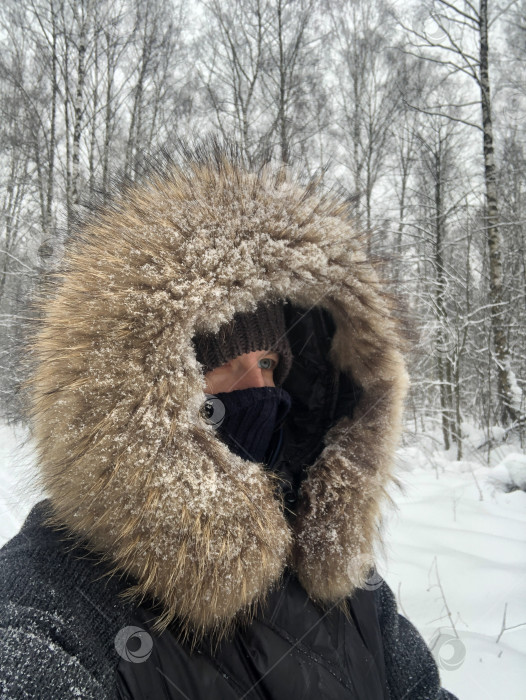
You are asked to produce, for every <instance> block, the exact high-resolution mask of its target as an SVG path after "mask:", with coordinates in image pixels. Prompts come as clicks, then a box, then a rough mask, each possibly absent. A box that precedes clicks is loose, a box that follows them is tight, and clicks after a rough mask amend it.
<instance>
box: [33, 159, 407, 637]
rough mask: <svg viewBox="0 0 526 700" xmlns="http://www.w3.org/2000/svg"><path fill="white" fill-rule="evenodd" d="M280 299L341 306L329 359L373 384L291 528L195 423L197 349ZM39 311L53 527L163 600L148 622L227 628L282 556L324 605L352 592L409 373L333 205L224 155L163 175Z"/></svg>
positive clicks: (126, 199) (39, 435) (38, 430)
mask: <svg viewBox="0 0 526 700" xmlns="http://www.w3.org/2000/svg"><path fill="white" fill-rule="evenodd" d="M285 299H288V300H290V301H291V302H292V303H293V304H297V305H299V306H303V307H305V308H310V307H312V306H316V305H321V306H323V307H324V308H325V309H327V310H328V311H329V312H330V313H331V314H332V316H333V318H334V321H335V324H336V333H335V337H334V340H333V345H332V348H331V359H332V361H333V363H334V364H335V365H336V366H337V367H338V368H339V369H341V370H342V371H345V372H347V373H349V375H352V377H353V380H354V382H355V383H359V384H360V385H361V386H362V388H363V389H364V391H363V395H362V399H361V401H360V404H359V405H358V407H357V409H356V412H355V415H354V417H353V419H352V420H351V419H349V418H342V419H341V421H340V422H339V423H338V424H337V425H336V426H334V427H333V429H332V430H331V431H330V432H329V434H328V435H327V436H326V439H325V448H324V450H323V452H322V453H321V455H320V457H319V458H318V459H317V461H316V463H315V464H314V465H311V467H310V469H309V473H308V477H307V479H306V481H305V483H304V485H303V488H302V493H301V507H300V510H299V514H298V518H297V519H296V522H295V525H294V529H293V530H292V529H291V527H290V526H289V525H288V523H287V521H286V519H285V517H284V514H283V510H282V506H281V503H280V501H279V499H278V497H277V496H276V492H275V488H274V484H273V481H272V477H271V476H270V475H269V474H268V473H266V472H265V470H264V468H263V465H261V464H253V463H251V462H247V461H245V460H243V459H242V458H241V457H238V456H236V455H234V454H232V453H231V452H230V451H229V450H228V448H227V447H226V446H225V445H224V444H223V443H222V442H221V441H220V440H219V438H218V437H217V436H216V434H215V433H214V431H213V430H212V429H211V428H210V427H209V426H207V425H206V424H204V423H203V422H202V421H201V420H200V418H199V407H200V406H201V404H202V403H203V401H204V399H205V396H204V376H203V371H202V367H201V366H200V365H199V364H198V363H197V361H196V359H195V352H194V349H193V345H192V342H191V339H192V337H193V336H194V335H195V334H196V333H203V332H207V331H208V332H216V331H217V330H218V329H219V327H220V326H221V325H222V324H223V323H225V322H228V321H229V320H231V319H232V317H233V315H234V313H235V312H236V311H250V310H253V309H255V307H256V305H257V303H258V302H260V301H278V300H285ZM40 308H41V311H42V322H41V325H40V327H39V329H38V332H37V333H36V334H35V336H34V339H33V341H32V346H31V352H32V356H33V360H34V363H35V364H34V371H33V375H32V378H31V380H30V382H29V384H28V387H29V391H30V397H31V413H32V419H33V422H34V432H35V439H36V443H37V449H38V455H39V464H40V473H41V480H42V486H43V488H44V489H45V491H46V493H47V495H48V497H49V498H50V500H51V502H52V506H53V509H54V514H55V515H54V518H53V521H52V522H53V525H54V526H56V527H60V526H64V525H65V526H66V527H67V528H68V529H69V530H70V531H72V532H73V533H75V534H76V535H78V536H80V537H82V539H83V540H84V541H85V542H87V543H88V545H89V547H90V548H91V550H92V551H93V552H96V553H98V554H99V556H100V557H101V559H104V560H107V561H110V562H111V563H112V565H113V567H114V571H115V572H120V573H122V572H124V573H125V574H127V575H128V576H130V580H131V581H133V582H134V583H133V585H131V587H130V588H129V590H128V595H129V596H130V597H134V598H136V599H137V600H142V599H144V598H145V597H151V598H153V599H154V600H156V601H157V602H158V603H160V605H161V608H162V611H163V612H162V614H161V616H160V617H159V618H158V620H157V629H159V630H162V629H164V628H166V626H167V625H168V624H169V623H170V621H171V620H173V619H174V618H175V617H177V618H178V619H179V620H181V621H182V622H183V624H185V625H186V629H187V630H193V631H198V632H199V631H201V632H203V631H216V632H217V631H218V630H221V629H224V628H225V627H226V626H227V625H228V624H229V623H231V621H232V620H233V619H234V618H235V617H236V616H237V615H239V614H243V613H246V612H247V611H249V610H251V609H253V605H254V604H256V603H257V602H258V601H261V600H263V599H264V597H265V595H266V593H267V592H268V591H269V589H270V588H271V587H272V585H274V584H275V583H276V582H277V581H278V580H279V577H280V575H281V574H282V572H283V569H284V567H285V566H286V565H288V564H289V565H292V566H293V567H294V568H295V570H296V571H297V574H298V576H299V578H300V580H301V582H302V584H303V586H304V587H305V589H306V590H307V591H308V593H309V595H311V596H312V597H313V598H314V599H316V600H319V601H323V602H329V603H330V602H333V601H336V600H338V599H339V598H341V597H342V596H346V595H350V594H351V593H352V591H353V590H354V588H355V587H357V586H360V585H361V584H363V582H364V580H365V577H366V575H367V571H368V568H369V565H370V564H371V562H372V560H373V550H374V546H375V542H376V538H377V537H378V534H377V524H378V518H379V513H380V508H381V504H382V502H383V500H384V497H385V489H386V486H387V484H388V482H389V481H390V479H391V478H392V477H391V463H392V456H393V452H394V449H395V447H396V443H397V440H398V436H399V431H400V421H401V409H402V402H403V399H404V395H405V392H406V388H407V375H406V370H405V366H404V362H403V359H402V355H401V352H400V345H401V343H400V336H399V331H398V329H397V324H396V322H395V321H394V319H393V317H392V314H391V309H390V305H389V299H388V297H387V296H386V295H385V294H384V293H383V291H382V289H381V286H380V284H379V282H378V278H377V276H376V273H375V271H374V269H373V267H372V266H371V265H370V264H369V263H368V262H367V261H366V259H365V255H364V252H363V247H362V241H361V239H360V237H359V236H358V235H357V232H356V231H354V230H353V228H352V225H351V224H350V223H349V219H348V215H347V211H346V208H345V206H344V204H343V203H342V202H340V201H338V200H337V198H333V197H326V196H322V195H321V194H319V193H317V192H316V191H315V189H314V188H313V187H311V186H309V187H304V186H302V185H300V184H298V183H297V182H295V181H294V178H293V177H292V176H291V175H290V174H287V173H284V171H283V170H280V171H279V173H277V174H276V173H273V172H272V171H271V169H266V170H263V171H261V172H260V173H258V174H254V173H251V172H249V171H247V170H246V169H245V168H244V166H243V165H241V164H239V163H237V164H236V163H234V162H230V161H229V160H228V159H227V158H226V157H225V158H224V159H222V160H221V159H214V158H212V157H210V158H209V159H207V158H206V157H205V158H203V157H201V158H196V159H194V160H192V159H188V160H187V162H185V163H184V164H182V165H178V166H177V165H175V164H170V165H167V166H166V168H165V170H164V172H157V173H156V174H153V175H151V176H150V177H149V178H146V179H145V180H144V181H143V182H141V183H140V184H136V185H131V186H129V187H128V188H127V189H126V190H125V191H123V192H122V193H121V194H120V195H119V196H118V197H117V198H116V199H115V200H114V201H113V202H112V203H111V204H109V205H106V206H105V207H103V208H102V209H101V210H100V211H99V212H98V213H97V214H96V215H95V216H94V217H93V218H92V219H91V220H90V221H88V222H86V223H85V224H84V225H83V226H82V228H81V230H80V231H79V233H78V235H77V236H76V237H74V238H73V239H72V241H71V242H70V244H69V246H68V248H67V251H66V254H65V258H64V261H63V270H62V271H61V274H60V276H58V277H57V279H56V283H55V287H54V289H53V293H52V294H49V295H47V296H46V297H45V298H44V299H42V300H41V302H40Z"/></svg>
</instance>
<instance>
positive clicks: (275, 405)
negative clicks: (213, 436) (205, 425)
mask: <svg viewBox="0 0 526 700" xmlns="http://www.w3.org/2000/svg"><path fill="white" fill-rule="evenodd" d="M207 399H208V400H207V403H206V404H205V407H206V419H207V421H208V422H209V423H211V424H212V425H216V426H217V430H218V433H219V435H220V436H221V439H222V440H223V442H224V443H226V445H228V447H229V448H230V450H231V451H232V452H234V453H235V454H237V455H239V456H240V457H243V459H247V460H250V461H252V462H263V463H266V457H267V456H268V455H267V453H268V451H269V447H270V446H271V440H272V436H273V434H274V433H275V431H276V430H277V429H278V428H279V426H280V425H281V423H282V422H283V421H284V419H285V417H286V416H287V414H288V412H289V411H290V407H291V398H290V395H289V394H288V393H287V392H286V391H285V390H284V389H282V388H281V387H275V386H263V387H254V388H251V389H239V390H237V391H229V392H221V393H219V394H215V395H208V396H207Z"/></svg>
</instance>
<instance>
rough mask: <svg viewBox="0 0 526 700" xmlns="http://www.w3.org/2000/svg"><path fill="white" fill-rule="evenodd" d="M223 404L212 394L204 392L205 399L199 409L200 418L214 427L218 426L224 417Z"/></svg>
mask: <svg viewBox="0 0 526 700" xmlns="http://www.w3.org/2000/svg"><path fill="white" fill-rule="evenodd" d="M225 412H226V411H225V405H224V403H223V402H222V401H221V399H218V398H217V396H214V395H213V394H206V401H205V402H204V403H203V405H202V406H201V408H200V409H199V413H200V415H201V418H202V419H203V420H204V422H205V423H207V424H208V425H211V426H212V427H214V428H219V426H220V425H221V423H222V422H223V419H224V417H225Z"/></svg>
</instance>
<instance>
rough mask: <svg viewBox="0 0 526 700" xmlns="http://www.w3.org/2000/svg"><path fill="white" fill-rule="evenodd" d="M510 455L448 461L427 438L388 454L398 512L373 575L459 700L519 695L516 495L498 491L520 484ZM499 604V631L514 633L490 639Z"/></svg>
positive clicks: (523, 604) (525, 586)
mask: <svg viewBox="0 0 526 700" xmlns="http://www.w3.org/2000/svg"><path fill="white" fill-rule="evenodd" d="M471 437H474V436H471ZM482 442H484V439H483V436H482V435H480V436H477V438H476V439H474V444H475V445H480V444H482ZM516 450H517V446H514V447H510V446H504V447H500V448H498V449H495V450H493V452H492V453H491V454H490V464H489V465H488V464H487V462H485V460H484V457H485V454H484V453H482V454H478V452H477V450H475V449H472V450H471V451H468V454H467V456H466V459H465V460H463V461H461V462H458V461H456V460H455V458H454V456H452V455H449V454H446V453H445V452H444V451H443V450H441V449H440V448H439V446H438V442H437V441H436V440H433V439H431V438H430V437H429V436H428V437H427V438H421V439H419V440H417V441H416V442H415V443H414V444H412V445H411V446H410V447H405V448H402V449H400V450H399V452H398V468H399V475H400V476H401V478H402V481H403V483H404V486H405V489H406V493H405V494H404V495H401V494H400V493H399V492H398V493H397V492H396V491H394V492H393V496H394V498H395V500H396V502H397V505H398V507H399V510H398V512H397V513H395V514H390V516H389V517H388V519H387V520H388V526H387V553H386V558H385V560H384V562H383V568H382V565H381V564H379V565H378V570H379V572H380V573H381V574H382V575H383V576H384V578H385V579H386V581H387V582H388V583H389V585H390V586H391V588H392V589H393V591H394V592H395V594H396V596H397V600H398V603H399V608H400V612H402V614H405V615H406V616H407V617H409V619H411V621H412V622H413V624H415V625H416V627H417V628H418V629H419V631H420V633H421V634H422V635H423V637H424V639H425V640H426V641H427V643H428V645H429V646H430V648H432V649H433V654H434V656H435V659H436V660H437V663H438V665H439V668H440V675H441V678H442V684H443V686H444V687H445V688H447V689H448V690H450V691H451V692H452V693H454V694H455V695H456V696H457V697H458V698H460V699H461V700H486V699H488V700H494V699H495V698H499V697H505V698H506V700H519V698H521V699H522V698H524V687H525V684H526V596H525V593H526V576H525V574H526V527H525V526H526V493H525V492H523V491H521V490H513V491H509V492H506V491H505V490H503V489H506V490H507V489H508V488H509V486H510V482H513V483H515V484H517V485H518V484H519V483H524V482H523V481H522V480H523V478H524V470H525V467H526V456H525V455H524V454H520V453H518V452H517V451H516ZM493 465H495V466H493ZM497 474H500V475H501V477H502V475H504V478H495V477H496V476H497ZM505 606H506V624H505V627H514V626H515V625H521V626H519V627H516V628H515V629H509V630H506V631H504V632H503V633H502V635H501V637H500V639H499V641H498V642H497V638H498V637H499V634H500V632H501V628H502V624H503V616H504V610H505ZM448 611H449V613H450V616H451V617H449V616H448ZM453 627H454V628H453ZM455 630H456V632H455Z"/></svg>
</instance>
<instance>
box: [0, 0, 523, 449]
mask: <svg viewBox="0 0 526 700" xmlns="http://www.w3.org/2000/svg"><path fill="white" fill-rule="evenodd" d="M0 36H1V37H2V48H1V52H0V353H1V354H0V387H1V394H0V411H1V414H2V416H3V417H4V419H7V420H9V419H13V418H16V417H17V416H18V415H19V408H20V407H19V405H18V399H17V396H18V394H17V391H16V388H17V385H18V383H19V381H20V378H21V377H20V370H19V366H18V364H17V354H16V353H15V352H14V350H13V349H14V348H15V347H16V346H17V343H18V341H19V338H20V332H21V331H20V328H21V325H22V324H21V321H22V320H23V319H22V318H21V316H23V314H24V313H25V311H24V309H25V308H26V306H25V302H26V301H27V299H28V295H29V293H30V291H31V290H32V289H33V288H34V285H35V283H36V282H37V281H38V279H39V278H41V276H42V272H45V271H46V270H48V269H51V268H52V267H53V265H54V264H55V263H56V262H57V260H59V259H60V255H61V251H62V249H63V245H64V240H65V238H66V236H67V230H68V227H69V226H70V225H71V224H72V222H73V221H75V219H76V217H77V216H78V215H79V214H82V211H83V210H84V209H85V207H86V205H87V204H88V203H89V202H90V201H92V200H93V199H94V198H98V199H99V200H100V198H101V197H102V198H105V197H106V196H107V194H108V193H110V192H111V189H112V183H113V182H114V181H115V178H120V177H122V176H124V177H126V178H131V179H132V180H133V179H134V178H135V177H136V176H137V173H138V172H139V171H140V169H141V166H142V163H143V159H144V156H145V155H149V154H152V153H156V152H158V151H159V149H160V148H163V147H165V148H167V149H168V150H170V144H171V143H173V140H174V138H176V137H192V136H194V135H195V134H203V133H219V134H222V135H225V136H228V137H233V138H235V139H236V140H237V142H238V143H239V145H240V148H241V150H242V151H243V154H244V155H245V156H246V158H247V159H248V160H249V161H251V162H255V161H259V160H260V159H261V158H262V157H271V158H273V159H275V160H277V161H278V160H281V161H284V162H286V163H290V164H291V165H292V166H293V167H294V166H295V164H299V163H301V165H302V168H303V170H304V174H307V175H309V176H317V177H319V178H320V179H321V181H322V183H323V185H324V186H326V187H328V188H331V187H335V188H337V189H338V190H339V191H340V192H343V193H345V196H346V197H347V198H348V201H349V204H350V206H351V208H352V211H353V215H354V217H355V219H356V222H357V226H359V227H360V229H361V230H362V231H363V232H364V235H365V236H366V240H367V245H368V247H369V252H370V254H371V255H372V256H374V257H377V258H378V259H380V260H383V261H384V268H385V274H386V275H387V276H388V277H390V278H391V279H392V280H393V281H394V286H395V289H396V291H397V293H398V294H400V295H401V296H402V298H403V300H404V304H405V306H406V308H407V310H408V313H409V316H410V318H411V319H412V321H413V324H414V328H415V330H416V332H417V338H418V340H417V342H416V346H415V347H414V349H413V352H412V354H411V368H410V371H411V375H412V380H413V384H412V390H411V394H410V398H409V401H408V405H407V419H408V427H409V429H410V430H411V431H414V432H415V433H425V432H426V431H427V432H428V433H429V434H431V433H434V434H436V435H437V436H438V437H437V439H439V440H440V441H442V442H443V446H444V448H445V449H446V450H451V451H452V452H455V453H456V459H458V460H461V459H462V457H463V454H464V452H465V450H466V447H467V446H469V449H471V450H473V449H474V450H482V451H483V452H484V453H487V454H488V455H489V452H490V451H491V449H492V448H493V447H494V446H495V445H497V444H498V443H499V442H502V441H504V440H507V439H509V438H510V436H513V440H514V442H515V444H520V448H521V450H523V449H524V442H525V440H526V422H525V413H526V401H525V380H524V377H525V369H526V323H525V321H526V235H525V231H526V168H525V164H526V152H525V144H526V120H525V119H524V117H525V113H526V70H525V68H526V0H498V1H495V0H480V2H478V1H477V0H451V1H450V2H449V1H447V0H422V1H421V2H408V1H405V0H404V1H402V0H396V1H391V2H390V1H389V0H318V1H315V0H221V1H220V0H209V1H206V2H203V1H201V0H196V2H192V3H189V2H186V1H185V0H112V1H111V2H109V1H108V0H3V2H2V3H1V6H0ZM473 426H475V427H476V431H475V432H473V430H472V429H471V428H472V427H473ZM474 434H476V435H477V436H478V437H477V442H478V444H476V445H473V444H469V445H467V443H468V442H469V441H470V440H471V439H472V438H471V437H470V436H473V435H474ZM480 436H482V437H480ZM488 460H489V457H488Z"/></svg>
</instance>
